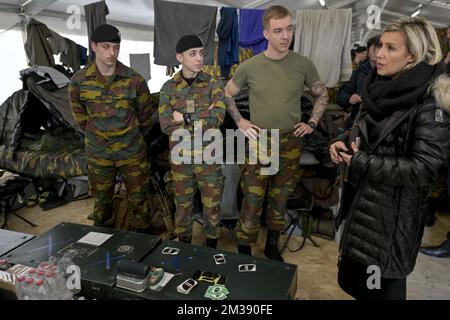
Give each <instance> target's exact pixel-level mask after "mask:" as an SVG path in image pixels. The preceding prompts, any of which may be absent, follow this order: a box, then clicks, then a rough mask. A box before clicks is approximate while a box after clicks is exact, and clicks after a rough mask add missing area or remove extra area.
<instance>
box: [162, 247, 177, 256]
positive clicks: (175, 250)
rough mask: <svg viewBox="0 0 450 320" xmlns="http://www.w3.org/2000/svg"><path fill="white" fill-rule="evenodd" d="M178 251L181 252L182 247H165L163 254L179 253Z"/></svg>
mask: <svg viewBox="0 0 450 320" xmlns="http://www.w3.org/2000/svg"><path fill="white" fill-rule="evenodd" d="M178 252H180V249H178V248H171V247H165V248H164V249H163V251H162V254H169V255H172V256H174V255H177V254H178Z"/></svg>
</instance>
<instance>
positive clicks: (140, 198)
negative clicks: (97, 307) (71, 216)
mask: <svg viewBox="0 0 450 320" xmlns="http://www.w3.org/2000/svg"><path fill="white" fill-rule="evenodd" d="M91 46H92V48H93V50H94V52H95V53H96V58H95V62H93V63H91V64H90V65H89V66H87V67H86V68H84V69H82V70H80V71H78V72H77V73H75V74H74V75H73V77H72V80H71V83H70V87H69V94H70V101H71V105H72V109H73V114H74V117H75V119H76V120H77V122H78V124H79V126H80V127H81V129H82V130H83V131H84V133H85V146H86V157H87V160H88V170H89V182H90V186H91V192H92V194H93V196H94V197H95V205H94V224H95V225H100V226H109V225H106V222H107V221H111V219H110V218H111V217H112V199H113V195H114V187H115V184H116V176H117V174H118V173H119V174H120V176H121V177H122V179H123V181H124V184H125V187H126V190H127V196H128V202H129V208H130V226H131V227H132V228H133V229H135V230H141V229H142V230H143V229H146V228H148V227H149V216H148V205H149V204H148V199H149V197H148V195H149V189H148V188H149V169H150V167H149V163H148V161H147V155H146V145H145V142H144V136H145V134H146V133H147V132H148V131H149V130H150V128H151V115H152V113H153V112H154V111H155V110H153V109H152V108H151V105H150V92H149V89H148V87H147V83H146V82H145V80H144V78H143V77H142V76H140V75H139V74H138V73H136V72H135V71H134V70H132V69H130V68H128V67H126V66H125V65H123V64H122V63H121V62H120V61H118V60H117V57H118V55H119V50H120V33H119V31H118V30H117V29H116V28H115V27H113V26H111V25H101V26H99V27H98V28H97V29H96V30H95V31H94V33H93V35H92V37H91ZM112 222H113V221H112Z"/></svg>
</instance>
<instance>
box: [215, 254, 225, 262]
mask: <svg viewBox="0 0 450 320" xmlns="http://www.w3.org/2000/svg"><path fill="white" fill-rule="evenodd" d="M214 261H215V262H216V264H224V263H226V262H227V261H226V260H225V256H224V255H223V254H216V255H214Z"/></svg>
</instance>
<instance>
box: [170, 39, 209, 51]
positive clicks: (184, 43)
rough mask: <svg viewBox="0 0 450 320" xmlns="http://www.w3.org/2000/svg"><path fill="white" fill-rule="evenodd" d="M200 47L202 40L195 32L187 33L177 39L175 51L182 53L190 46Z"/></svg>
mask: <svg viewBox="0 0 450 320" xmlns="http://www.w3.org/2000/svg"><path fill="white" fill-rule="evenodd" d="M201 47H204V44H203V41H202V40H201V39H200V38H199V37H198V36H196V35H195V34H189V35H187V36H184V37H181V39H180V40H178V42H177V47H176V49H175V50H176V52H177V53H182V52H185V51H186V50H189V49H192V48H201Z"/></svg>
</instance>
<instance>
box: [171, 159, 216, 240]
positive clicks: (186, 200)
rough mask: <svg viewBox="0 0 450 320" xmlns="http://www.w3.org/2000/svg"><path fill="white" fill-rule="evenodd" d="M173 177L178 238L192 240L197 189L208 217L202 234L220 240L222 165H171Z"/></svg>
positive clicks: (176, 233)
mask: <svg viewBox="0 0 450 320" xmlns="http://www.w3.org/2000/svg"><path fill="white" fill-rule="evenodd" d="M171 175H172V179H173V188H174V191H175V206H176V211H175V232H174V233H175V235H176V236H178V237H180V238H183V239H191V238H192V225H193V219H192V213H193V212H192V211H193V205H194V195H195V193H196V191H197V187H198V189H200V194H201V198H202V204H203V213H204V214H205V224H204V226H203V233H204V234H205V235H206V237H208V238H213V239H217V238H219V235H220V206H219V205H220V199H221V196H222V190H223V176H222V170H221V168H220V165H217V164H210V165H207V164H193V165H172V170H171Z"/></svg>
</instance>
